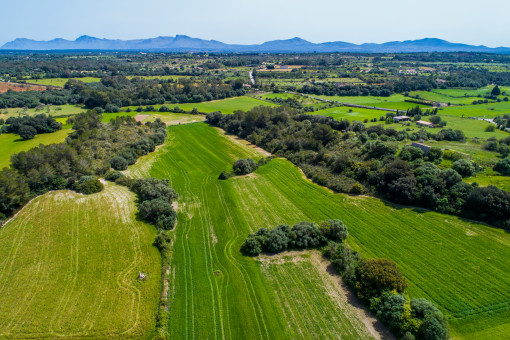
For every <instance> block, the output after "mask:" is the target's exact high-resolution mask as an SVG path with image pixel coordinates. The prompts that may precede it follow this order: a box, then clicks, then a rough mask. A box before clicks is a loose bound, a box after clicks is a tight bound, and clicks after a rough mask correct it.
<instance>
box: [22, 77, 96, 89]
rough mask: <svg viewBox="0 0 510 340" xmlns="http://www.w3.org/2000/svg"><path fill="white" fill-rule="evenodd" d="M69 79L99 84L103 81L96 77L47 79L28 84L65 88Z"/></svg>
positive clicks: (29, 80) (32, 80) (28, 81)
mask: <svg viewBox="0 0 510 340" xmlns="http://www.w3.org/2000/svg"><path fill="white" fill-rule="evenodd" d="M69 79H76V80H79V81H81V82H84V83H97V82H98V81H101V78H94V77H83V78H46V79H27V80H26V82H27V83H31V84H40V85H52V86H59V87H63V86H64V85H65V84H66V83H67V81H68V80H69Z"/></svg>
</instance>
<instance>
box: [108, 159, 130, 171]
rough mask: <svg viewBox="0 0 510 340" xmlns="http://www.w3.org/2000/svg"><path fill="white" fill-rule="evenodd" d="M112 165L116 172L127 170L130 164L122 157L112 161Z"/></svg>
mask: <svg viewBox="0 0 510 340" xmlns="http://www.w3.org/2000/svg"><path fill="white" fill-rule="evenodd" d="M110 165H111V167H112V168H113V169H114V170H126V169H127V168H128V162H127V161H126V159H125V158H124V157H120V156H115V157H113V158H112V159H110Z"/></svg>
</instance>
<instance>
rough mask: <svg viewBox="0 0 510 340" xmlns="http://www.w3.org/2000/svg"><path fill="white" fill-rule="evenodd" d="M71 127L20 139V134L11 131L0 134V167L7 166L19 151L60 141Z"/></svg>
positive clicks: (68, 132) (69, 131)
mask: <svg viewBox="0 0 510 340" xmlns="http://www.w3.org/2000/svg"><path fill="white" fill-rule="evenodd" d="M70 133H71V129H62V130H58V131H56V132H53V133H44V134H40V135H36V136H35V137H34V139H29V140H22V139H21V138H20V136H18V135H15V134H13V133H4V134H0V150H2V151H1V152H0V169H3V168H4V167H9V166H10V162H11V156H12V155H13V154H15V153H18V152H21V151H28V150H30V149H32V148H35V147H36V146H39V145H40V144H44V145H48V144H54V143H62V142H63V141H64V140H65V139H66V137H67V135H68V134H70Z"/></svg>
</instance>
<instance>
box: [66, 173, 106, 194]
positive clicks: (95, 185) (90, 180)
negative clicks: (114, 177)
mask: <svg viewBox="0 0 510 340" xmlns="http://www.w3.org/2000/svg"><path fill="white" fill-rule="evenodd" d="M103 188H104V185H103V183H101V181H99V179H98V178H97V177H94V176H82V177H81V178H80V180H79V181H78V182H76V183H74V185H73V189H74V190H76V191H77V192H80V193H82V194H85V195H90V194H94V193H96V192H100V191H101V190H103Z"/></svg>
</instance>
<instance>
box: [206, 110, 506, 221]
mask: <svg viewBox="0 0 510 340" xmlns="http://www.w3.org/2000/svg"><path fill="white" fill-rule="evenodd" d="M207 121H208V123H209V124H211V125H214V126H218V127H221V128H223V129H224V130H226V131H227V132H228V133H232V134H235V135H237V136H239V137H241V138H244V139H247V140H248V141H249V142H251V143H253V144H255V145H257V146H259V147H262V148H264V149H265V150H267V151H269V152H271V153H272V154H274V155H276V156H280V157H285V158H287V159H288V160H290V161H291V162H292V163H294V164H295V165H297V166H299V167H300V168H301V169H302V170H303V172H304V173H305V174H306V176H307V177H308V178H310V179H312V180H313V181H314V182H316V183H318V184H320V185H324V186H327V187H329V188H331V189H333V190H335V191H337V192H345V193H351V194H360V193H365V194H372V195H375V196H378V197H381V198H384V199H387V200H389V201H391V202H394V203H399V204H406V205H415V206H420V207H425V208H429V209H433V210H436V211H439V212H442V213H448V214H455V215H461V216H465V217H469V218H473V219H476V220H481V221H486V222H488V223H491V224H493V225H495V226H499V227H502V228H505V229H510V193H508V192H506V191H504V190H501V189H498V188H496V187H488V188H480V187H478V185H477V184H476V183H474V184H467V183H465V182H463V181H462V178H463V176H465V177H466V176H470V175H472V174H473V173H474V172H475V171H479V170H481V168H480V167H479V165H477V164H476V163H474V162H472V161H470V160H467V159H466V160H462V161H460V160H459V159H457V160H455V162H454V163H455V164H454V166H453V167H452V168H446V169H442V168H439V167H438V164H439V163H441V161H442V159H443V151H442V150H441V149H439V148H429V149H426V150H425V151H424V150H422V149H420V148H418V147H414V146H411V145H408V146H406V147H404V148H403V149H401V150H399V148H398V143H397V142H398V141H405V140H411V141H417V140H421V139H425V140H426V139H428V138H430V137H431V134H430V133H429V132H428V131H426V130H421V131H416V132H409V131H396V130H394V129H385V128H384V127H382V126H381V125H376V126H371V127H368V128H367V127H365V125H364V124H363V123H361V122H357V121H354V122H352V123H350V122H349V121H347V120H344V121H336V120H334V119H332V118H330V117H324V116H313V115H306V114H300V113H299V112H297V111H296V110H293V109H291V108H288V107H279V108H270V107H257V108H254V109H252V110H250V111H248V112H242V111H236V112H235V113H234V114H232V115H223V114H221V113H218V112H216V113H211V114H208V115H207ZM437 135H439V137H437V136H435V137H436V138H443V139H446V138H451V139H459V138H463V134H461V133H458V132H456V131H455V130H448V129H446V130H443V131H440V132H438V133H437ZM450 156H451V154H450V153H447V157H450ZM487 212H490V213H487Z"/></svg>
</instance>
